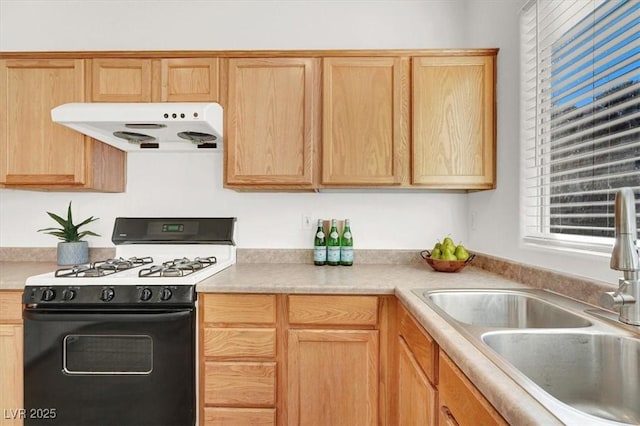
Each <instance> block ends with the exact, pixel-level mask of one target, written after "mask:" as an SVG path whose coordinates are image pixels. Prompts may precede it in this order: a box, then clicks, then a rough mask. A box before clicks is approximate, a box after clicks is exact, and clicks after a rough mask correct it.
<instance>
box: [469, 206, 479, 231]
mask: <svg viewBox="0 0 640 426" xmlns="http://www.w3.org/2000/svg"><path fill="white" fill-rule="evenodd" d="M470 222H471V224H470V225H471V226H470V228H471V230H472V231H475V230H476V229H477V227H478V212H477V211H475V210H473V211H472V212H471V221H470Z"/></svg>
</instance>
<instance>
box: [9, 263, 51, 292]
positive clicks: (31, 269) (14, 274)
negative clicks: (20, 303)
mask: <svg viewBox="0 0 640 426" xmlns="http://www.w3.org/2000/svg"><path fill="white" fill-rule="evenodd" d="M58 268H59V266H58V265H56V263H55V262H0V290H22V289H23V288H24V283H25V281H26V280H27V278H28V277H30V276H32V275H39V274H44V273H46V272H52V271H55V270H56V269H58Z"/></svg>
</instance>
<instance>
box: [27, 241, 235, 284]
mask: <svg viewBox="0 0 640 426" xmlns="http://www.w3.org/2000/svg"><path fill="white" fill-rule="evenodd" d="M115 258H116V259H119V258H122V259H124V260H127V259H131V258H152V259H153V261H152V262H150V263H146V264H139V265H138V264H136V265H134V266H133V267H131V268H129V269H125V270H118V271H116V272H109V273H108V274H106V275H102V276H75V274H73V273H71V270H72V268H73V266H68V267H63V266H61V267H60V269H68V270H69V271H65V272H64V273H67V272H69V273H70V275H65V276H56V271H51V272H47V273H44V274H40V275H34V276H31V277H29V278H27V281H26V285H30V286H87V285H96V286H105V285H137V286H144V285H172V286H174V285H195V284H197V283H199V282H201V281H203V280H205V279H207V278H209V277H211V276H213V275H215V274H217V273H218V272H220V271H222V270H224V269H226V268H228V267H229V266H231V265H233V264H235V263H236V247H235V246H232V245H214V244H181V245H177V244H166V245H165V244H126V245H119V246H116V256H115ZM183 258H186V259H189V260H195V259H197V258H205V259H206V258H215V263H212V264H208V265H206V264H205V266H204V267H202V269H197V270H195V271H193V272H189V271H187V272H185V275H184V276H159V275H158V274H151V275H150V276H142V277H141V276H139V273H140V271H141V270H144V269H146V270H148V269H149V268H152V267H159V266H162V264H163V263H165V262H169V261H174V260H178V259H183ZM96 263H99V262H96ZM88 267H89V265H80V268H88ZM79 275H82V274H79Z"/></svg>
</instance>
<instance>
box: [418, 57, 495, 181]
mask: <svg viewBox="0 0 640 426" xmlns="http://www.w3.org/2000/svg"><path fill="white" fill-rule="evenodd" d="M412 71H413V72H412V79H413V81H412V99H413V110H412V118H413V147H412V152H413V157H412V158H413V164H412V170H413V176H412V183H413V184H417V185H423V186H429V187H438V188H453V189H489V188H494V187H495V138H496V136H495V55H491V56H455V57H446V56H434V57H416V58H413V70H412Z"/></svg>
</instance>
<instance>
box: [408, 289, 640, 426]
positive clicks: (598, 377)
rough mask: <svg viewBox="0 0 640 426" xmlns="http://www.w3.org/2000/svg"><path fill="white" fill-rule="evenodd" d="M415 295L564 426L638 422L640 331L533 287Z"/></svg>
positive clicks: (610, 315) (604, 313) (420, 291)
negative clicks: (567, 425)
mask: <svg viewBox="0 0 640 426" xmlns="http://www.w3.org/2000/svg"><path fill="white" fill-rule="evenodd" d="M413 292H414V293H415V294H416V295H417V296H418V297H420V299H421V300H422V301H423V302H424V303H426V304H427V305H428V306H429V307H431V308H432V309H433V310H434V311H436V312H437V313H439V314H440V315H441V316H442V317H443V318H444V319H445V320H446V321H447V322H448V323H449V324H450V325H451V326H452V327H454V328H455V329H457V330H458V331H459V332H460V333H461V334H462V335H463V336H465V337H466V338H467V339H468V340H469V342H471V343H472V344H473V345H474V346H476V347H477V348H478V349H479V350H480V351H481V352H482V353H483V354H485V355H486V356H487V358H489V359H490V360H491V361H492V362H494V363H495V364H496V365H497V366H498V367H499V368H501V369H502V370H503V371H504V372H505V373H506V374H507V375H508V376H510V377H511V378H512V379H513V380H514V381H515V382H516V383H518V384H519V385H520V386H521V387H522V388H524V389H525V390H526V391H527V392H528V393H529V394H530V395H532V396H533V397H534V398H535V399H537V400H538V401H539V402H540V403H541V404H542V405H543V406H545V407H546V408H547V409H548V410H549V411H550V412H552V413H553V414H554V415H555V416H556V417H558V419H559V420H560V421H562V422H564V423H566V424H570V425H573V424H576V425H577V424H579V425H587V424H593V425H628V424H634V425H637V424H640V403H639V401H640V330H638V328H637V327H633V326H629V325H625V324H622V323H620V322H619V321H617V316H616V315H614V314H613V313H611V312H608V311H604V310H602V309H599V308H595V307H594V306H591V305H587V304H585V303H582V302H579V301H576V300H574V299H570V298H567V297H564V296H561V295H558V294H556V293H551V292H547V291H544V290H537V289H517V290H514V289H490V290H489V289H438V290H429V289H417V290H413Z"/></svg>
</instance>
